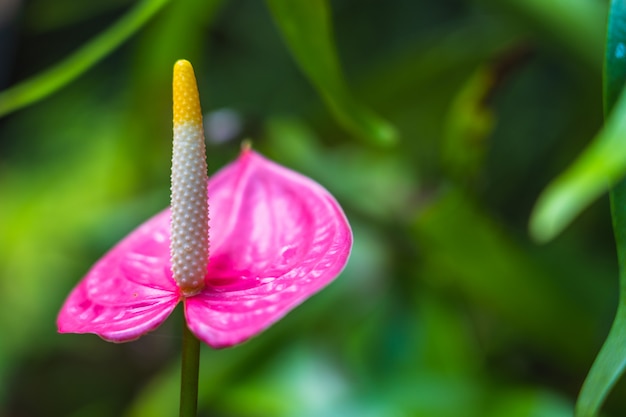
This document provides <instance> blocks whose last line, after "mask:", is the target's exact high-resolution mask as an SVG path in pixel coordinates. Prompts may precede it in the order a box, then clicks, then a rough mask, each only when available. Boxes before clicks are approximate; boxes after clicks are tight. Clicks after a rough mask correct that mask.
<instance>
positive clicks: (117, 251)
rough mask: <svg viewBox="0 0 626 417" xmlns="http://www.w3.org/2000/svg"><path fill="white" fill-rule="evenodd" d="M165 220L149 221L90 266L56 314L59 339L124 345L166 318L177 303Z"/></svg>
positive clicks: (167, 214) (163, 214)
mask: <svg viewBox="0 0 626 417" xmlns="http://www.w3.org/2000/svg"><path fill="white" fill-rule="evenodd" d="M169 219H170V212H169V210H166V211H163V212H161V213H159V214H158V215H156V216H154V217H153V218H151V219H150V220H148V221H147V222H145V223H144V224H143V225H141V226H140V227H139V228H137V229H135V230H134V231H133V232H131V233H130V234H129V235H128V236H127V237H125V238H124V239H123V240H122V241H121V242H120V243H119V244H117V245H116V246H115V247H114V248H113V249H111V250H110V251H109V252H108V253H107V254H106V255H105V256H104V257H102V258H101V259H100V260H99V261H98V262H97V263H96V264H95V265H94V266H93V268H92V269H91V270H90V271H89V273H88V274H87V275H86V276H85V278H83V280H82V281H81V282H80V283H79V284H78V285H77V286H76V287H75V288H74V290H72V292H71V293H70V295H69V296H68V298H67V300H66V301H65V304H64V305H63V307H62V308H61V312H60V313H59V316H58V318H57V327H58V330H59V332H60V333H95V334H97V335H98V336H100V337H102V338H103V339H106V340H110V341H114V342H126V341H130V340H134V339H137V338H138V337H139V336H141V335H143V334H145V333H147V332H149V331H151V330H154V329H155V328H156V327H158V326H159V325H160V324H161V323H162V322H163V321H164V320H165V319H166V318H167V316H169V314H170V313H171V312H172V310H173V309H174V307H176V304H177V303H178V301H179V299H180V296H179V291H178V288H177V286H176V284H175V282H174V280H173V278H172V273H171V263H170V256H169V230H170V226H169Z"/></svg>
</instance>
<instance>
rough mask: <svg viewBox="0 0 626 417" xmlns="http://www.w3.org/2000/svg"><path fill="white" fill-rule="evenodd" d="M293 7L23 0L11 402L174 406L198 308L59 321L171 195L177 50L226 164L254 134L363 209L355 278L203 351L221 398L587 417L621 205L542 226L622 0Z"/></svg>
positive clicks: (271, 152)
mask: <svg viewBox="0 0 626 417" xmlns="http://www.w3.org/2000/svg"><path fill="white" fill-rule="evenodd" d="M290 3H291V2H289V1H285V0H268V1H267V2H259V1H255V0H223V1H215V0H202V1H199V0H186V1H168V0H143V1H139V2H131V1H129V0H114V1H111V0H92V1H89V2H84V1H80V0H54V1H52V0H22V1H20V0H2V1H0V90H6V89H8V88H12V89H11V90H6V91H9V92H10V93H3V95H1V96H0V113H1V114H2V117H1V118H0V416H6V417H38V416H71V417H79V416H90V417H100V416H156V417H158V416H172V415H176V413H177V409H178V384H179V370H178V366H179V353H180V342H181V331H180V326H181V322H182V315H181V314H180V311H177V313H176V314H174V316H172V317H170V318H169V319H168V321H167V322H166V324H165V325H164V326H162V327H161V328H159V330H158V331H156V332H153V333H151V334H149V335H147V336H144V337H143V338H141V339H140V340H139V341H137V342H133V343H127V344H121V345H116V344H112V343H107V342H104V341H102V340H100V339H99V338H98V337H96V336H93V335H58V334H57V333H56V325H55V320H56V315H57V313H58V310H59V308H60V306H61V304H62V302H63V300H64V299H65V297H66V296H67V294H68V293H69V291H70V290H71V288H72V287H73V286H74V285H75V284H76V283H77V282H78V280H79V279H80V278H81V277H82V276H83V275H84V274H85V273H86V271H87V270H88V269H89V267H90V266H91V265H92V264H93V263H94V262H95V261H96V260H97V259H98V258H99V257H100V256H102V255H103V254H104V253H105V252H106V251H107V250H108V249H109V248H111V247H112V246H113V245H114V244H115V243H116V242H117V241H118V240H119V239H121V238H122V237H123V236H125V235H126V234H127V233H128V232H129V231H130V230H132V229H133V228H134V227H136V226H137V225H139V224H140V223H141V222H142V221H144V220H145V219H147V218H148V217H150V216H151V215H153V214H154V213H156V212H158V211H160V210H162V209H163V208H164V207H165V206H166V205H167V204H168V200H169V175H170V172H169V169H170V155H171V150H170V146H171V118H172V116H171V71H172V65H173V63H174V62H175V60H176V59H179V58H186V59H188V60H190V61H191V62H192V63H193V64H194V67H195V70H196V75H197V78H198V83H199V87H200V95H201V99H202V103H203V110H204V111H205V112H206V118H205V128H206V130H207V137H208V139H207V142H208V144H207V145H208V164H209V170H210V172H215V171H216V170H217V169H219V168H220V167H221V166H223V165H224V164H226V163H227V162H229V161H231V160H232V159H234V158H235V157H236V155H237V153H238V151H239V147H240V144H241V142H242V140H244V139H246V138H250V139H251V140H252V142H253V146H254V148H255V149H257V150H258V151H259V152H261V153H263V154H265V155H266V156H268V157H270V158H272V159H274V160H275V161H277V162H279V163H281V164H283V165H285V166H288V167H290V168H292V169H295V170H297V171H300V172H302V173H304V174H306V175H308V176H310V177H312V178H313V179H315V180H316V181H318V182H320V183H321V184H323V185H324V186H325V187H327V188H328V189H329V190H330V191H331V192H332V193H333V194H334V195H335V196H336V198H337V199H338V200H339V202H340V203H341V204H342V206H343V207H344V209H345V211H346V213H347V216H348V218H349V220H350V222H351V224H352V226H353V231H354V249H353V253H352V256H351V259H350V262H349V264H348V266H347V268H346V270H345V271H344V272H343V274H342V275H341V276H340V277H339V278H338V279H337V280H336V281H335V282H334V283H333V284H332V285H331V286H330V287H328V288H327V289H325V290H324V291H322V292H321V293H320V294H318V295H315V296H314V297H313V298H311V299H310V300H308V301H307V302H305V303H304V304H303V305H302V306H300V307H298V308H297V309H296V310H294V311H293V312H292V313H290V314H289V315H288V316H287V317H286V318H285V319H283V320H282V321H281V322H279V323H277V324H276V325H274V326H273V327H272V328H271V329H269V330H268V331H266V332H265V333H263V334H261V335H260V336H258V337H256V338H254V339H253V340H251V341H249V342H247V343H245V344H243V345H241V346H238V347H235V348H231V349H226V350H219V351H216V350H211V349H210V348H208V347H207V346H202V351H201V371H200V404H199V408H200V415H201V416H221V417H248V416H249V417H263V416H359V417H363V416H365V417H367V416H427V417H431V416H432V417H440V416H441V417H446V416H450V417H453V416H454V417H463V416H468V417H472V416H476V417H484V416H487V417H489V416H493V417H495V416H512V417H530V416H542V417H543V416H545V417H557V416H558V417H560V416H571V415H572V410H573V403H574V401H575V398H576V395H577V393H578V390H579V389H580V386H581V384H582V382H583V380H584V377H585V375H586V373H587V371H588V369H589V367H590V366H591V363H592V361H593V358H594V357H595V355H596V354H597V351H598V350H599V348H600V346H601V344H602V342H603V340H604V338H605V337H606V334H607V332H608V329H609V327H610V324H611V322H612V319H613V315H614V312H615V308H616V305H617V298H618V292H617V290H618V282H617V264H616V256H615V247H614V242H613V236H612V231H611V224H610V216H609V208H608V199H607V198H606V197H603V198H602V199H600V200H599V201H598V202H597V203H596V204H594V205H593V206H592V207H591V208H589V209H588V210H586V211H585V212H584V213H583V215H582V216H581V217H579V218H578V219H577V220H576V221H575V222H574V223H573V225H572V226H570V227H569V228H568V229H567V230H566V231H565V232H564V233H563V234H562V235H560V236H559V237H558V238H556V239H555V240H554V241H552V242H550V243H548V244H545V245H538V244H536V243H534V242H533V241H532V240H531V239H530V238H529V235H528V220H529V217H530V213H531V211H532V208H533V205H534V204H535V202H536V199H537V197H538V195H539V194H540V192H541V191H542V190H543V189H544V187H545V186H546V185H547V184H548V183H549V182H550V180H551V179H553V178H554V177H555V176H556V175H557V174H559V173H560V172H561V171H562V170H563V169H564V168H565V167H566V166H567V165H568V164H569V163H571V161H572V160H573V159H574V158H575V156H576V155H577V154H578V153H579V152H580V151H581V150H582V149H583V148H584V146H585V144H587V143H588V142H589V140H590V139H591V138H592V137H593V136H594V135H595V133H596V132H597V131H598V129H599V128H600V126H601V124H602V104H601V103H602V100H601V70H602V54H603V43H604V32H605V19H606V11H607V4H608V2H607V1H602V0H567V1H566V0H552V1H545V2H541V1H536V0H429V1H410V0H397V1H385V2H383V1H375V0H331V1H328V2H324V1H321V0H316V1H311V2H309V3H306V4H304V3H302V4H299V5H295V6H294V5H293V4H292V5H290ZM68 57H69V58H68ZM51 68H52V69H51ZM32 77H35V78H34V81H32V82H31V81H28V80H33V78H32ZM16 86H17V87H16ZM20 86H21V87H20ZM625 394H626V384H625V383H619V384H618V385H617V387H616V391H615V392H614V393H613V394H612V395H611V396H610V397H609V399H608V402H607V405H606V407H605V413H606V415H607V416H623V415H626V395H625Z"/></svg>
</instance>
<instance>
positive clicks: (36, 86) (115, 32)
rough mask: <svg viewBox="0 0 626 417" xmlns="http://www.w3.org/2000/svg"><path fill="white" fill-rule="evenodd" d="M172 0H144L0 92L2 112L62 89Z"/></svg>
mask: <svg viewBox="0 0 626 417" xmlns="http://www.w3.org/2000/svg"><path fill="white" fill-rule="evenodd" d="M168 2H169V0H144V1H142V2H141V3H139V4H138V5H137V6H136V7H135V8H134V9H132V10H130V11H129V12H128V13H127V14H126V15H125V16H124V17H122V18H121V19H120V20H119V21H118V22H117V23H116V24H114V25H113V26H111V27H110V28H109V29H107V30H106V31H104V32H103V33H102V34H100V35H99V36H97V37H96V38H95V39H93V40H91V41H90V42H88V43H87V44H86V45H84V46H83V47H82V48H81V49H79V50H78V51H76V52H74V53H73V54H72V55H70V56H69V57H67V58H65V59H64V60H63V61H61V62H60V63H58V64H56V65H54V66H53V67H52V68H49V69H48V70H46V71H44V72H42V73H41V74H39V75H35V76H34V77H32V78H30V79H27V80H25V81H23V82H21V83H19V84H17V85H15V86H13V87H10V88H8V89H7V90H4V91H2V92H0V116H3V115H6V114H8V113H10V112H12V111H15V110H18V109H20V108H22V107H25V106H28V105H29V104H33V103H35V102H37V101H39V100H41V99H43V98H45V97H46V96H48V95H50V94H52V93H54V92H55V91H57V90H59V89H60V88H62V87H63V86H65V85H66V84H68V83H69V82H71V81H72V80H74V79H75V78H77V77H78V76H80V75H81V74H82V73H84V72H85V71H87V70H88V69H89V68H90V67H91V66H93V65H94V64H96V63H97V62H98V61H100V60H101V59H102V58H104V57H105V56H107V55H108V54H109V53H111V52H112V51H113V50H114V49H115V48H117V47H118V46H120V45H121V44H122V43H123V42H124V41H125V40H127V39H128V38H129V37H131V36H132V35H133V34H134V33H135V32H136V31H137V30H139V29H140V28H141V27H142V26H143V25H144V24H145V23H146V22H147V21H148V20H149V19H150V18H151V17H152V16H154V15H155V14H156V13H157V12H158V11H159V10H161V8H163V6H164V5H165V4H167V3H168Z"/></svg>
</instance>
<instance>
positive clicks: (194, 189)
mask: <svg viewBox="0 0 626 417" xmlns="http://www.w3.org/2000/svg"><path fill="white" fill-rule="evenodd" d="M174 74H175V75H174V153H173V169H172V208H171V209H170V208H168V209H166V210H165V211H163V212H161V213H159V214H157V215H156V216H154V217H153V218H151V219H149V220H148V221H146V222H145V223H144V224H142V225H141V226H139V227H138V228H137V229H136V230H134V231H133V232H131V233H130V234H129V235H128V236H126V237H125V238H124V239H123V240H122V241H121V242H119V243H118V244H117V245H116V246H115V247H114V248H112V249H111V250H110V251H109V252H108V253H107V254H105V255H104V257H103V258H102V259H100V260H99V261H98V262H97V263H96V264H95V265H94V266H93V268H92V269H91V270H90V271H89V272H88V274H87V275H86V276H85V277H84V278H83V280H82V281H81V282H80V283H79V284H78V285H77V286H76V287H75V288H74V289H73V291H72V292H71V293H70V295H69V296H68V298H67V300H66V301H65V304H64V305H63V307H62V309H61V311H60V313H59V316H58V319H57V326H58V330H59V332H61V333H95V334H97V335H98V336H100V337H102V338H103V339H106V340H109V341H113V342H125V341H130V340H134V339H137V338H138V337H140V336H141V335H143V334H145V333H147V332H149V331H151V330H154V329H155V328H156V327H158V326H159V325H160V324H161V323H162V322H163V321H164V320H165V319H166V318H167V317H168V316H169V314H170V313H171V312H172V311H173V310H174V308H175V307H176V305H177V304H178V303H179V302H182V303H183V304H184V313H185V318H186V321H187V325H188V327H189V329H190V330H191V331H192V332H193V333H194V334H195V335H196V336H197V337H198V338H199V339H200V340H202V341H204V342H205V343H207V344H209V345H210V346H213V347H218V348H219V347H227V346H232V345H235V344H237V343H240V342H243V341H245V340H247V339H248V338H250V337H252V336H254V335H256V334H258V333H259V332H261V331H263V330H264V329H265V328H267V327H268V326H270V325H271V324H273V323H274V322H276V321H277V320H279V319H280V318H282V317H283V316H284V315H285V314H286V313H288V312H289V311H290V310H291V309H293V308H294V307H296V306H297V305H298V304H300V303H301V302H303V301H304V300H305V299H307V298H308V297H310V296H311V295H312V294H314V293H316V292H317V291H319V290H320V289H321V288H322V287H324V286H325V285H327V284H328V283H330V282H331V281H332V280H333V279H334V278H335V277H336V276H337V275H338V274H339V273H340V272H341V270H342V269H343V267H344V266H345V264H346V262H347V259H348V255H349V252H350V248H351V244H352V234H351V230H350V226H349V224H348V222H347V220H346V217H345V215H344V213H343V211H342V209H341V207H340V206H339V204H338V203H337V202H336V201H335V199H334V198H333V197H332V196H331V195H330V194H329V193H328V191H326V190H325V189H324V188H323V187H322V186H320V185H319V184H317V183H316V182H314V181H313V180H311V179H309V178H306V177H304V176H302V175H300V174H298V173H296V172H294V171H291V170H289V169H287V168H285V167H282V166H280V165H278V164H276V163H274V162H271V161H269V160H268V159H266V158H264V157H263V156H261V155H259V154H258V153H256V152H255V151H253V150H251V149H250V148H249V147H245V146H244V147H243V150H242V152H241V154H240V156H239V158H238V159H237V160H236V161H234V162H232V163H231V164H229V165H227V166H226V167H224V168H223V169H222V170H221V171H219V172H218V173H216V174H215V175H213V176H212V177H211V178H210V180H207V179H206V162H204V160H205V156H204V152H205V150H204V137H203V134H202V118H201V113H200V105H199V100H198V98H197V97H198V93H197V87H196V84H195V77H194V75H193V69H192V68H191V65H190V64H189V63H188V62H187V61H179V62H178V63H177V64H176V66H175V71H174ZM177 141H178V142H177ZM199 155H201V157H200V156H199ZM207 181H208V182H207ZM207 184H208V185H207ZM207 195H208V203H209V205H210V211H211V219H210V220H208V218H207V207H208V204H207ZM209 243H210V255H209V253H208V245H209Z"/></svg>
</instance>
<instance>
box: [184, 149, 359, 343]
mask: <svg viewBox="0 0 626 417" xmlns="http://www.w3.org/2000/svg"><path fill="white" fill-rule="evenodd" d="M209 196H210V197H209V201H210V205H211V221H210V225H211V257H210V261H209V266H208V273H207V286H206V287H205V289H204V290H203V291H202V292H201V293H200V294H198V295H196V296H194V297H190V298H187V299H186V300H185V314H186V317H187V323H188V324H189V327H190V329H191V330H192V331H193V332H194V333H195V334H196V336H198V337H199V338H200V339H201V340H203V341H204V342H205V343H207V344H209V345H211V346H214V347H224V346H231V345H234V344H237V343H240V342H242V341H244V340H246V339H248V338H250V337H251V336H253V335H255V334H257V333H259V332H261V331H262V330H264V329H265V328H267V327H268V326H270V325H271V324H272V323H274V322H276V321H277V320H279V319H280V318H281V317H283V316H284V315H285V314H286V313H287V312H288V311H290V310H291V309H292V308H294V307H295V306H297V305H298V304H300V303H301V302H302V301H304V300H305V299H306V298H308V297H310V296H311V295H312V294H314V293H316V292H317V291H319V290H320V289H321V288H322V287H324V286H325V285H327V284H328V283H329V282H330V281H332V280H333V279H334V278H335V277H336V276H337V275H338V274H339V272H341V270H342V269H343V267H344V266H345V264H346V261H347V259H348V254H349V252H350V248H351V245H352V234H351V231H350V227H349V225H348V222H347V221H346V218H345V216H344V214H343V212H342V210H341V208H340V207H339V205H338V204H337V202H336V201H335V199H334V198H333V197H332V196H331V195H330V194H329V193H328V192H327V191H326V190H325V189H324V188H322V187H321V186H320V185H319V184H317V183H315V182H313V181H312V180H310V179H308V178H306V177H304V176H302V175H300V174H297V173H295V172H293V171H290V170H288V169H286V168H283V167H281V166H279V165H277V164H275V163H273V162H271V161H269V160H267V159H265V158H263V157H262V156H260V155H258V154H256V153H255V152H252V151H244V153H243V154H242V155H241V156H240V158H239V160H238V161H237V163H236V164H232V165H230V166H229V167H227V168H226V169H225V170H224V171H222V172H221V173H220V174H218V175H216V176H215V177H214V178H212V179H211V181H210V183H209Z"/></svg>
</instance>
